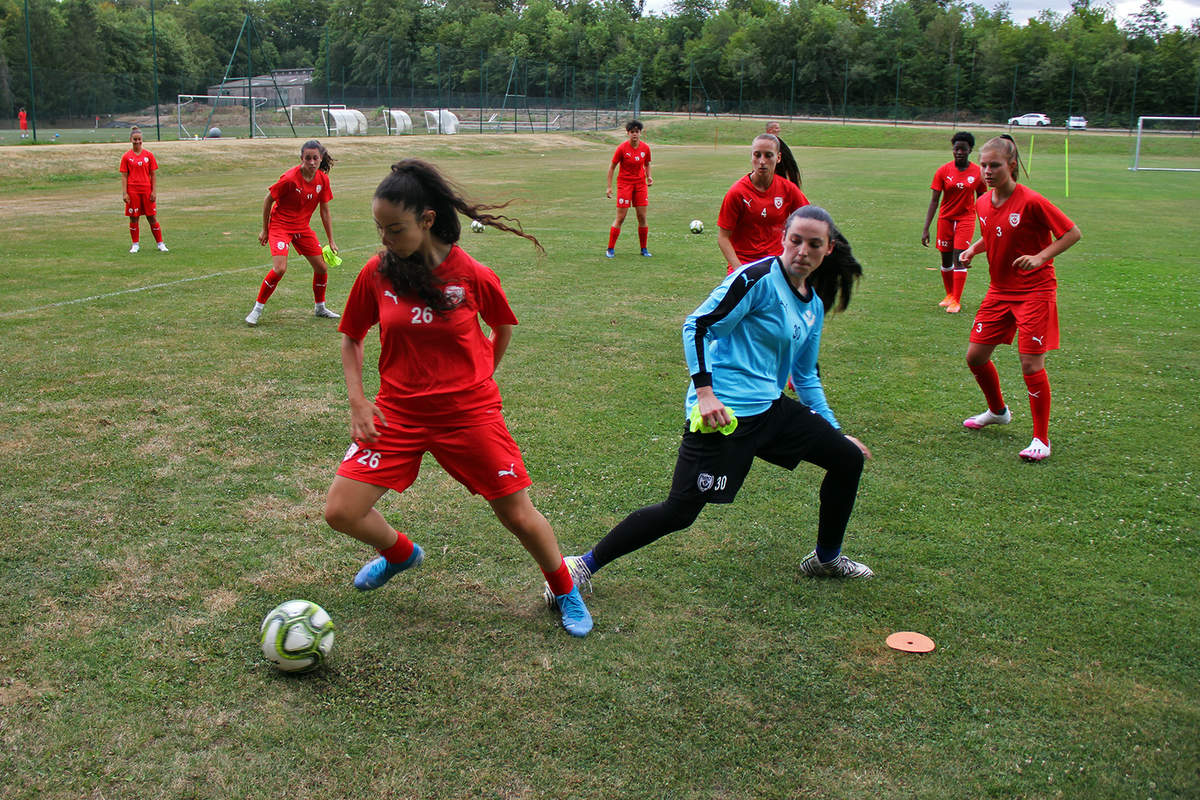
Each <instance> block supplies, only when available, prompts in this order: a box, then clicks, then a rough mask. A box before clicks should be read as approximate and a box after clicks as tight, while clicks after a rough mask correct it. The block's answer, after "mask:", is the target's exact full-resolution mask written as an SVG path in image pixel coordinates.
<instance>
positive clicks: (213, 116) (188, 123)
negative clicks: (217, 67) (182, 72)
mask: <svg viewBox="0 0 1200 800" xmlns="http://www.w3.org/2000/svg"><path fill="white" fill-rule="evenodd" d="M267 102H268V100H267V98H265V97H250V96H249V95H241V94H180V95H176V97H175V122H176V125H177V126H178V132H177V135H178V136H179V138H180V139H207V138H208V134H209V131H211V130H212V129H213V128H217V129H219V130H220V131H221V135H222V136H237V135H238V133H240V132H242V131H243V130H244V131H245V135H246V136H248V137H250V138H253V137H255V136H261V137H264V138H265V137H266V135H267V134H266V133H264V132H263V129H262V128H261V127H259V124H258V121H257V120H254V122H253V128H252V127H251V115H250V107H251V104H253V106H254V109H255V110H256V111H257V110H258V109H260V108H262V107H263V106H265V105H266V104H267Z"/></svg>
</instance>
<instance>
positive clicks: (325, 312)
mask: <svg viewBox="0 0 1200 800" xmlns="http://www.w3.org/2000/svg"><path fill="white" fill-rule="evenodd" d="M313 316H316V317H323V318H324V319H339V318H341V316H342V315H341V314H339V313H337V312H336V311H330V310H329V309H328V308H326V307H325V304H324V303H319V304H318V305H317V306H316V308H315V309H313Z"/></svg>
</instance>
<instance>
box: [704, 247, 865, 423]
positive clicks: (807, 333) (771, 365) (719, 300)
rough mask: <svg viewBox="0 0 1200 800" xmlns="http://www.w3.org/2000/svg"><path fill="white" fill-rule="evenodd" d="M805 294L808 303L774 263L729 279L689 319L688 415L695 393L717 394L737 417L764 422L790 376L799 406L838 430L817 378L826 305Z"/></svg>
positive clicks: (757, 264)
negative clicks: (699, 389) (698, 389)
mask: <svg viewBox="0 0 1200 800" xmlns="http://www.w3.org/2000/svg"><path fill="white" fill-rule="evenodd" d="M808 290H809V295H810V297H809V299H808V300H804V299H803V298H801V297H800V295H799V294H797V293H796V290H795V289H794V288H792V285H791V284H790V283H789V282H788V280H787V276H786V275H785V274H784V272H783V265H782V264H780V263H779V259H778V258H777V257H775V256H771V257H770V258H764V259H761V260H759V261H754V262H751V263H750V264H747V265H746V266H744V267H742V268H741V269H739V270H737V271H736V272H734V273H733V274H731V275H729V276H728V277H727V278H726V279H725V281H724V282H723V283H722V284H721V285H720V286H718V287H717V288H716V289H714V290H713V292H712V294H710V295H709V296H708V299H707V300H705V301H704V302H703V303H701V304H700V307H699V308H697V309H696V310H695V311H693V312H692V313H691V314H689V315H688V318H687V320H686V321H685V322H684V323H683V351H684V355H685V357H686V358H687V364H688V370H689V371H690V372H691V374H692V380H691V383H690V384H689V385H688V390H687V399H686V405H685V407H684V413H685V415H686V414H687V413H688V412H690V411H691V408H692V407H693V406H694V405H696V387H697V386H712V388H713V392H714V393H716V395H717V398H718V399H720V401H721V402H722V403H724V404H725V405H726V406H727V407H728V408H731V409H733V412H734V413H735V414H736V415H737V416H739V417H749V416H753V415H755V414H762V413H763V412H765V411H766V410H767V409H768V408H770V406H771V404H772V403H773V402H775V400H776V399H778V398H779V396H780V395H781V394H783V390H784V389H785V388H787V382H788V377H789V376H790V377H791V379H792V385H793V386H795V388H796V395H797V396H798V397H799V398H800V402H802V403H804V404H805V405H806V406H808V407H809V408H811V409H812V410H813V411H815V412H816V413H818V414H820V415H821V416H822V417H824V418H825V419H827V420H829V424H831V425H833V427H834V428H838V429H840V428H841V426H840V425H838V422H837V420H836V419H835V418H834V416H833V411H831V410H830V408H829V403H828V401H826V399H825V389H824V388H823V387H822V386H821V378H820V376H819V375H818V374H817V351H818V350H819V349H820V346H821V325H822V323H823V322H824V321H825V305H824V304H823V303H822V302H821V298H819V297H817V294H816V292H814V291H813V289H812V287H811V286H810V287H808Z"/></svg>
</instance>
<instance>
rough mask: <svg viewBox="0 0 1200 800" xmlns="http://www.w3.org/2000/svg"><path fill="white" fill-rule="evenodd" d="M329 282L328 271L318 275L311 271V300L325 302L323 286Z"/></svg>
mask: <svg viewBox="0 0 1200 800" xmlns="http://www.w3.org/2000/svg"><path fill="white" fill-rule="evenodd" d="M328 283H329V273H328V272H327V273H325V274H324V275H320V276H318V275H317V274H316V273H315V272H314V273H313V300H314V301H316V302H318V303H324V302H325V286H326V284H328Z"/></svg>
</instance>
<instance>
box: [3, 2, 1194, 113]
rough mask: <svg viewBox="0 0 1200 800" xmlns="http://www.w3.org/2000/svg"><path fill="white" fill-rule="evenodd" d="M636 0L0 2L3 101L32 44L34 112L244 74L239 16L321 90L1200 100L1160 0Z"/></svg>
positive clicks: (1011, 107) (773, 103) (25, 102)
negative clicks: (1048, 2) (1026, 11)
mask: <svg viewBox="0 0 1200 800" xmlns="http://www.w3.org/2000/svg"><path fill="white" fill-rule="evenodd" d="M26 3H27V5H28V9H29V32H28V34H29V40H30V42H31V45H32V47H31V50H32V52H31V53H28V52H27V48H26V24H25V21H26V18H25V7H26ZM643 3H644V0H601V1H600V2H597V1H596V0H528V1H527V2H521V0H439V1H438V2H428V0H157V2H155V3H154V4H153V6H152V5H151V2H150V0H0V109H3V111H0V115H5V116H10V117H11V116H15V112H16V109H17V107H19V106H29V105H31V103H30V100H31V98H30V95H29V84H30V81H29V71H30V69H29V67H30V60H31V61H32V68H33V69H32V71H33V84H34V87H35V92H36V94H35V96H34V98H33V99H35V100H36V101H37V110H38V114H39V116H41V117H43V118H53V117H56V116H68V117H88V118H90V116H91V115H92V114H105V113H114V112H124V111H130V110H133V109H140V108H145V107H146V106H147V105H149V104H152V103H153V102H154V98H155V88H156V84H157V89H158V94H157V96H158V97H159V98H161V100H162V102H164V103H169V102H173V101H174V99H175V96H176V95H177V94H178V93H197V94H202V93H205V92H206V90H207V87H208V86H211V85H213V84H216V83H218V82H219V81H220V80H221V78H222V76H223V75H224V74H225V72H226V70H227V69H229V68H232V74H233V75H235V76H238V77H240V76H244V75H245V74H246V69H247V60H246V54H245V53H244V52H242V51H244V50H245V45H244V44H243V45H242V46H241V47H239V52H238V54H237V55H236V57H235V56H234V43H235V42H236V41H237V40H238V38H239V35H240V34H242V33H243V31H244V23H245V22H246V19H247V16H248V17H249V19H250V20H251V22H252V31H253V34H252V36H251V48H252V49H251V51H250V57H251V59H252V60H251V62H250V64H251V65H252V67H253V69H254V70H255V72H265V71H266V69H267V68H291V67H311V68H313V69H314V70H315V72H314V81H313V86H314V89H315V91H316V93H317V94H321V93H323V92H324V91H325V90H326V89H327V90H328V92H329V94H330V95H335V96H336V95H338V94H339V92H340V97H342V98H347V99H348V100H349V101H350V102H351V104H364V103H375V102H378V103H381V104H382V103H383V102H384V100H385V99H386V100H389V101H391V100H394V99H397V98H399V99H410V100H412V101H413V102H416V99H417V97H418V96H420V97H421V98H423V99H425V100H428V101H429V102H428V104H432V102H433V100H432V99H431V98H432V96H433V94H434V93H436V94H437V97H438V99H440V100H442V101H443V105H453V104H454V102H453V101H454V100H456V99H457V100H459V101H461V102H462V103H464V104H465V103H467V102H468V98H469V97H472V96H473V97H474V101H475V102H479V103H480V104H484V103H485V101H486V99H487V98H489V97H492V98H494V95H496V94H506V93H507V94H512V95H524V97H525V102H526V103H535V104H536V103H542V102H544V103H545V104H546V105H547V106H549V105H550V104H551V103H558V104H566V103H574V104H577V105H587V104H588V101H589V100H591V99H592V98H595V99H596V100H599V98H601V96H602V95H603V97H604V98H605V100H604V102H605V103H617V104H618V105H622V104H626V105H628V104H631V103H632V102H633V100H634V99H635V98H638V99H640V106H641V108H644V109H656V110H664V111H679V110H689V111H700V112H703V111H712V112H724V113H729V112H734V111H736V112H744V113H773V114H814V113H815V114H822V115H828V116H838V115H840V114H842V113H849V114H851V115H853V116H864V115H865V116H875V117H885V118H886V117H890V116H893V115H897V116H904V117H907V116H911V115H916V116H921V117H924V118H939V117H942V118H949V117H950V115H951V114H952V113H953V114H955V116H956V118H960V119H973V120H979V121H994V120H997V119H1003V118H1006V117H1007V116H1008V115H1009V114H1010V113H1021V112H1023V111H1042V112H1046V113H1050V114H1052V115H1053V116H1056V117H1060V116H1065V114H1066V113H1067V112H1068V111H1070V112H1071V113H1075V114H1082V115H1085V116H1088V117H1089V118H1091V119H1092V120H1093V123H1094V124H1096V123H1099V124H1104V123H1106V122H1107V123H1108V124H1116V125H1126V124H1129V123H1130V121H1131V120H1132V119H1133V115H1134V114H1162V115H1183V116H1194V115H1197V111H1198V108H1200V20H1194V21H1193V22H1192V23H1191V25H1190V26H1189V27H1187V28H1181V27H1178V26H1176V27H1170V28H1168V26H1166V25H1165V23H1164V15H1163V13H1162V10H1161V0H1146V2H1145V3H1144V5H1143V6H1142V8H1141V11H1140V12H1139V13H1138V14H1136V15H1135V16H1134V17H1132V18H1130V19H1129V20H1126V21H1124V22H1122V23H1118V21H1117V20H1115V19H1114V18H1113V16H1112V12H1111V11H1110V9H1109V7H1108V6H1107V5H1100V4H1098V3H1093V2H1092V0H1073V2H1072V5H1071V10H1070V12H1069V13H1067V14H1065V15H1060V14H1055V13H1052V12H1043V13H1042V14H1040V15H1039V16H1038V17H1037V18H1036V19H1033V20H1029V21H1026V20H1014V19H1013V18H1012V16H1011V13H1010V11H1009V8H1008V5H1007V3H1003V2H1001V3H1000V4H999V5H996V6H995V7H993V8H991V9H987V8H985V7H983V6H982V5H979V4H975V3H964V2H950V0H887V1H886V2H874V0H790V2H787V3H780V2H777V1H776V0H725V1H724V2H718V0H676V2H675V3H674V5H673V6H671V8H670V10H669V11H668V12H667V13H664V14H646V13H644V6H643ZM152 10H153V15H152ZM152 28H153V31H152ZM30 55H31V56H32V58H31V59H30V58H29V56H30ZM231 58H232V59H233V61H232V64H231ZM514 82H516V83H517V84H519V85H518V87H517V88H518V89H519V91H514ZM1056 122H1059V123H1061V120H1057V119H1056Z"/></svg>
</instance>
